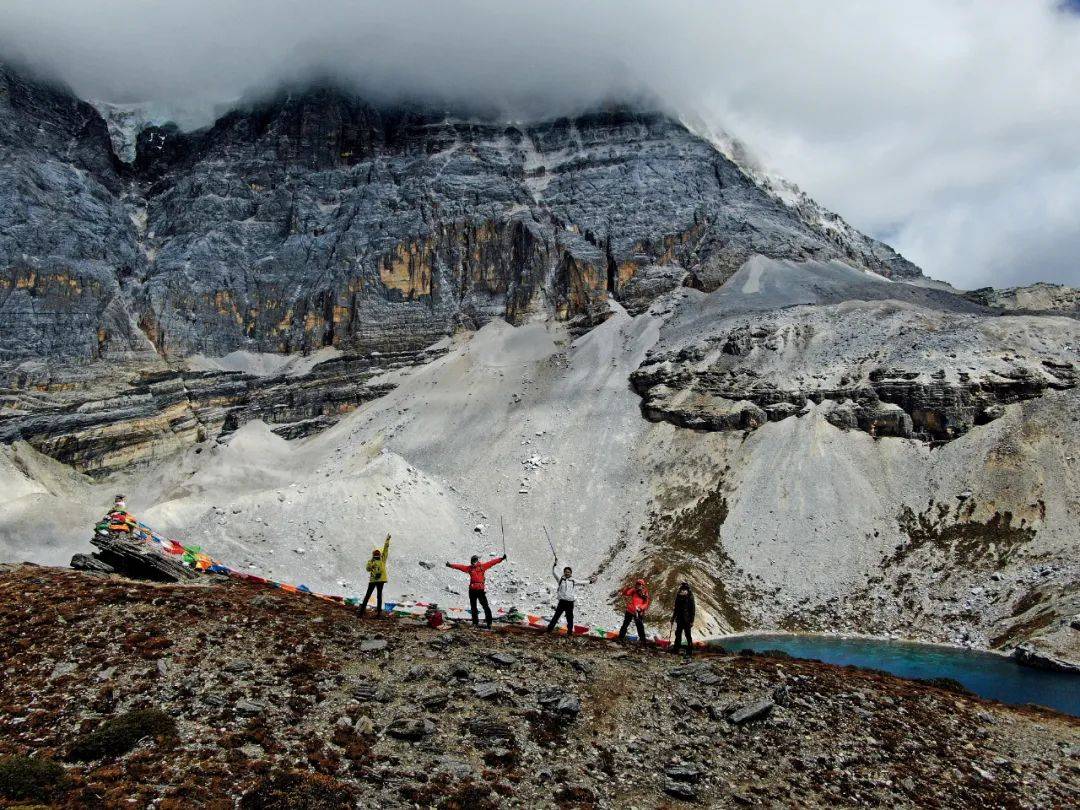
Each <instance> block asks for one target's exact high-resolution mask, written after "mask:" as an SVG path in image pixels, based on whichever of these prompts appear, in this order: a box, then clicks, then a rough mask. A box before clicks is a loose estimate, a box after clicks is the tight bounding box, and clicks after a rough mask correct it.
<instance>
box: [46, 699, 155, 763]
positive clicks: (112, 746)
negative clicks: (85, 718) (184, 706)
mask: <svg viewBox="0 0 1080 810" xmlns="http://www.w3.org/2000/svg"><path fill="white" fill-rule="evenodd" d="M175 734H176V721H175V720H173V719H172V718H171V717H169V715H167V714H166V713H165V712H163V711H161V710H160V709H137V710H136V711H133V712H127V713H126V714H121V715H120V716H118V717H113V718H111V719H109V720H106V721H105V722H104V723H102V724H101V725H100V726H98V727H97V728H96V729H94V730H93V731H91V732H90V733H88V734H83V735H81V736H80V737H79V738H78V739H77V740H75V744H74V745H72V746H71V750H70V751H69V752H68V758H69V759H72V760H74V761H76V762H85V761H87V760H91V759H101V758H102V757H117V756H120V755H121V754H126V753H127V752H128V751H130V750H131V749H132V748H134V747H135V745H136V743H138V742H139V740H141V739H143V738H145V737H171V736H173V735H175Z"/></svg>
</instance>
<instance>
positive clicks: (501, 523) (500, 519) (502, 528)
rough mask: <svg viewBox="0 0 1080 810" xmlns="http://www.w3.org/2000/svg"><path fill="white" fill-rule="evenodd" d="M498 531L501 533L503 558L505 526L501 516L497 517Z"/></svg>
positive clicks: (504, 553) (504, 554)
mask: <svg viewBox="0 0 1080 810" xmlns="http://www.w3.org/2000/svg"><path fill="white" fill-rule="evenodd" d="M499 531H500V532H501V533H502V543H503V556H504V557H505V556H506V526H505V524H504V523H503V518H502V515H499Z"/></svg>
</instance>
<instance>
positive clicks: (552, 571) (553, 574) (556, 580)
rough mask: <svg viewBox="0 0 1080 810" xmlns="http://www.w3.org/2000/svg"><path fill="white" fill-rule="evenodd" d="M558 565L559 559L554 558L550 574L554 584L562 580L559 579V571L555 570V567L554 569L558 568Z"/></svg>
mask: <svg viewBox="0 0 1080 810" xmlns="http://www.w3.org/2000/svg"><path fill="white" fill-rule="evenodd" d="M558 567H559V561H558V560H556V561H555V562H553V563H552V564H551V575H552V576H553V577H555V584H556V585H558V584H559V583H560V582H562V580H561V579H559V573H558V571H556V570H555V569H556V568H558Z"/></svg>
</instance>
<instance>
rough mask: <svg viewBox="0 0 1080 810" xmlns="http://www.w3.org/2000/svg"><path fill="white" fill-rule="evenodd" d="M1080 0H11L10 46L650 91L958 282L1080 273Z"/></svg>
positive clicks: (499, 98)
mask: <svg viewBox="0 0 1080 810" xmlns="http://www.w3.org/2000/svg"><path fill="white" fill-rule="evenodd" d="M1077 5H1080V3H1077V2H1073V0H1070V2H1069V3H1065V2H1063V0H934V1H931V0H904V1H903V2H884V1H883V0H865V1H863V2H859V1H858V0H830V1H829V2H828V3H817V2H806V0H791V1H790V2H781V1H780V0H776V2H770V1H769V0H745V2H743V1H740V0H728V1H727V2H719V1H717V2H679V1H678V0H666V1H665V2H654V3H645V2H637V1H636V0H594V2H586V0H573V1H572V2H571V0H542V2H535V3H528V4H526V3H523V2H513V1H512V0H468V1H463V2H449V0H447V2H413V1H412V0H392V2H363V1H362V0H304V2H296V1H295V0H293V1H291V2H286V0H182V2H176V0H168V1H167V2H166V1H165V0H93V2H89V1H88V0H0V56H2V57H6V58H8V59H18V60H21V61H23V62H24V63H29V64H31V65H33V66H35V67H36V68H38V69H40V70H42V71H45V72H48V73H50V74H52V75H54V76H57V77H59V78H61V79H62V80H64V81H66V82H67V83H68V84H70V85H71V86H72V87H73V88H74V89H75V91H76V92H78V93H79V94H80V95H82V96H83V97H86V98H94V99H101V100H108V101H117V102H132V101H152V102H155V103H156V104H158V105H164V106H165V107H167V108H169V109H172V110H175V111H176V112H177V114H178V115H180V116H182V117H183V118H184V119H185V120H186V121H187V123H189V124H194V123H197V122H199V121H200V120H208V118H209V116H210V114H211V111H213V110H215V109H218V110H220V109H222V107H221V105H223V104H224V105H228V104H229V103H232V102H234V101H235V100H236V99H237V98H240V97H244V96H246V95H249V94H250V93H251V92H252V91H253V90H254V91H256V92H258V91H259V90H265V89H266V88H270V87H273V86H275V85H277V84H280V83H281V82H283V81H297V80H303V79H304V78H305V77H307V76H310V75H313V74H315V73H332V74H334V75H336V76H338V77H340V78H342V79H343V80H346V81H348V82H350V83H353V84H355V86H356V87H357V89H358V90H359V91H360V92H362V93H365V94H367V95H372V96H375V95H377V96H380V97H383V98H395V97H399V96H402V95H405V96H409V97H412V98H421V99H436V100H442V101H447V102H450V103H455V102H456V103H461V102H465V103H475V102H479V103H481V104H484V105H490V106H494V107H497V108H500V109H502V110H504V111H505V112H506V114H508V115H511V116H515V117H536V116H544V115H551V114H559V113H565V112H572V111H574V110H577V109H580V108H582V107H586V106H588V105H590V104H595V103H597V102H599V101H602V100H607V99H611V98H627V97H633V96H636V95H639V94H646V95H650V96H653V97H655V98H658V99H660V100H661V101H662V102H663V103H664V104H665V105H667V106H668V107H669V108H670V110H671V111H672V112H675V113H679V114H683V115H692V116H698V117H700V118H702V119H704V120H706V121H708V122H709V123H710V125H712V126H714V127H716V128H720V129H724V130H726V131H728V132H730V133H731V134H732V135H734V136H735V137H737V138H739V139H740V140H742V141H743V142H744V143H746V144H747V145H748V146H749V148H750V149H751V151H753V152H754V153H755V155H756V156H757V158H758V160H759V161H760V162H761V163H762V164H763V165H764V166H766V167H768V168H769V169H770V170H772V171H774V172H776V173H777V174H780V175H782V176H784V177H787V178H788V179H790V180H792V181H793V182H795V183H797V184H798V185H800V186H801V187H802V188H803V189H804V190H805V191H806V192H807V193H809V194H810V195H811V196H812V197H814V198H815V199H817V200H818V201H819V202H821V203H822V204H824V205H826V206H827V207H829V208H831V209H833V210H835V211H836V212H838V213H839V214H841V215H842V216H844V217H845V218H846V219H847V220H848V221H849V222H851V223H852V224H854V225H855V226H857V227H859V228H861V229H863V230H865V231H867V232H869V233H871V234H873V235H875V236H878V237H879V238H883V239H885V240H886V241H888V242H889V243H890V244H892V245H893V246H894V247H896V248H897V249H898V250H900V251H901V252H902V253H903V254H904V255H906V256H907V257H908V258H910V259H911V260H913V261H915V262H916V263H917V264H919V265H921V266H922V267H923V268H924V270H926V272H927V273H929V274H930V275H932V276H935V277H937V278H941V279H945V280H947V281H950V282H952V283H954V284H957V285H958V286H963V287H975V286H982V285H986V284H994V285H996V286H1008V285H1013V284H1021V283H1027V282H1030V281H1034V280H1047V281H1059V282H1065V283H1072V284H1077V285H1080V15H1078V14H1075V13H1073V12H1072V11H1070V10H1069V7H1070V6H1071V7H1073V8H1075V7H1076V6H1077Z"/></svg>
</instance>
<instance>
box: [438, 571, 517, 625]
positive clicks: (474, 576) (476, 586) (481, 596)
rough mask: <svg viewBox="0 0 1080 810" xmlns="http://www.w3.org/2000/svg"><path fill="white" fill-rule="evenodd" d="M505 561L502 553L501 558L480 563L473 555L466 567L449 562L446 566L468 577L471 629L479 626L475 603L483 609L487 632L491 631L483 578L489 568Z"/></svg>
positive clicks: (489, 611)
mask: <svg viewBox="0 0 1080 810" xmlns="http://www.w3.org/2000/svg"><path fill="white" fill-rule="evenodd" d="M505 559H506V554H505V553H504V554H503V555H502V556H501V557H495V558H494V559H492V560H488V561H487V562H483V563H482V562H480V558H479V557H478V556H476V555H475V554H474V555H473V556H472V559H471V560H469V564H468V565H465V564H464V563H451V562H448V563H447V564H446V567H447V568H453V569H454V570H455V571H463V572H464V573H466V574H468V575H469V610H470V611H472V623H473V627H479V626H480V617H479V614H478V612H477V609H476V606H477V603H479V604H480V605H481V606H483V608H484V618H485V623H486V624H487V628H488V630H490V629H491V608H490V607H489V606H488V600H487V590H486V585H485V583H484V578H485V575H486V574H487V570H488V569H489V568H491V567H492V566H495V565H498V564H499V563H501V562H502V561H503V560H505Z"/></svg>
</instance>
